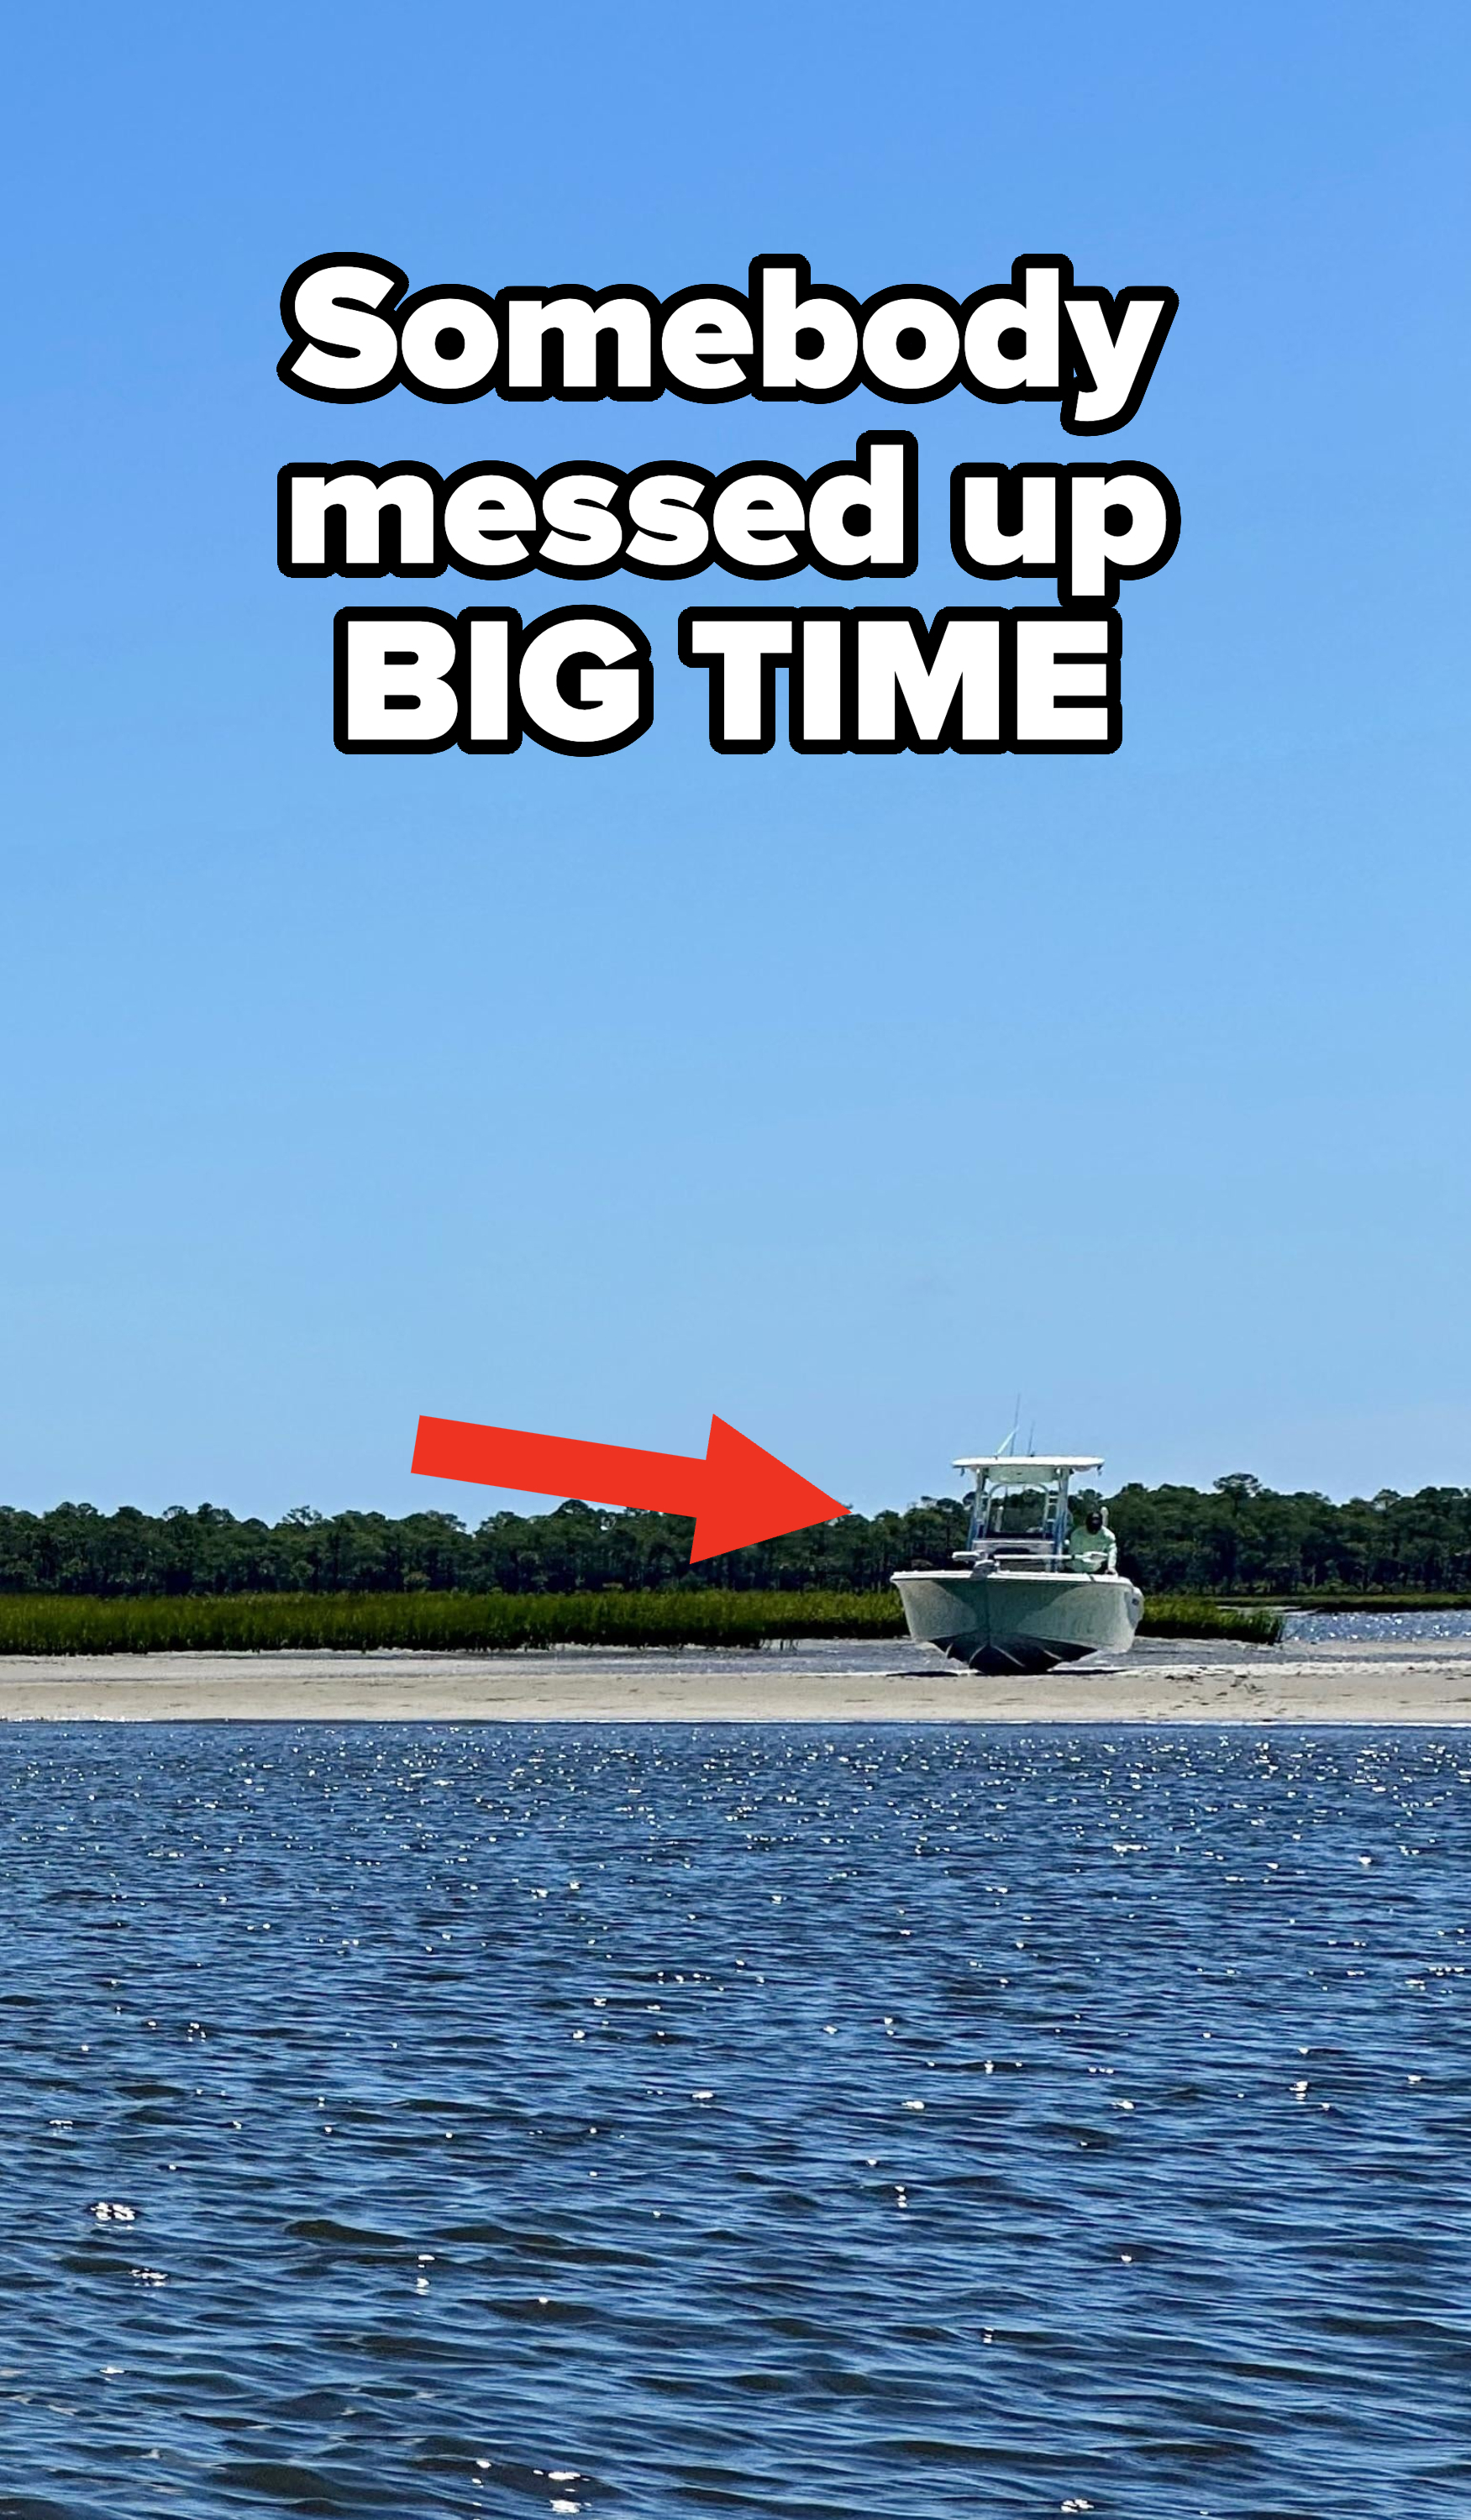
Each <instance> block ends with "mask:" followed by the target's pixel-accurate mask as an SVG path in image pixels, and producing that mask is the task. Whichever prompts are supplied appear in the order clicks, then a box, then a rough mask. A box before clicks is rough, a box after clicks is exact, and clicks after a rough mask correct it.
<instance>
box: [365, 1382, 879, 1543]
mask: <svg viewBox="0 0 1471 2520" xmlns="http://www.w3.org/2000/svg"><path fill="white" fill-rule="evenodd" d="M413 1466H414V1468H415V1469H416V1470H420V1471H422V1472H423V1474H424V1476H425V1477H426V1478H431V1479H473V1480H475V1481H476V1483H477V1484H478V1485H479V1486H481V1487H487V1488H530V1489H531V1490H532V1491H533V1492H534V1494H536V1495H537V1496H557V1497H574V1496H575V1497H590V1498H595V1499H596V1500H597V1502H598V1504H600V1505H638V1506H646V1507H651V1508H652V1509H653V1510H654V1512H655V1513H692V1514H693V1516H694V1545H693V1547H692V1548H691V1552H690V1563H691V1566H693V1565H695V1564H696V1563H697V1561H698V1560H699V1559H700V1558H701V1557H723V1556H724V1555H725V1553H726V1551H727V1550H728V1549H749V1548H751V1547H752V1546H753V1544H754V1543H755V1542H756V1541H758V1540H777V1539H780V1535H781V1533H782V1532H783V1531H805V1530H806V1529H807V1527H808V1525H809V1523H814V1522H830V1521H831V1520H832V1519H833V1517H834V1515H836V1514H840V1513H847V1512H848V1510H849V1508H848V1507H847V1506H845V1505H839V1504H838V1501H837V1499H836V1497H830V1496H825V1495H824V1494H823V1491H822V1489H821V1488H815V1487H813V1486H812V1484H811V1483H810V1481H809V1480H807V1479H800V1478H798V1476H797V1473H796V1471H795V1470H789V1469H788V1468H787V1466H786V1463H784V1462H779V1461H778V1460H777V1458H776V1455H775V1454H774V1453H763V1451H762V1449H761V1447H760V1445H759V1444H753V1443H752V1442H751V1441H750V1439H749V1437H748V1436H745V1435H741V1434H737V1432H736V1428H735V1427H734V1426H728V1425H727V1424H726V1421H725V1419H724V1418H711V1420H710V1441H709V1444H708V1445H707V1447H706V1449H705V1458H704V1460H703V1461H700V1460H699V1458H698V1457H697V1456H691V1454H688V1453H635V1452H630V1451H629V1450H628V1449H627V1447H626V1446H624V1445H622V1444H577V1443H573V1442H571V1441H569V1440H568V1439H567V1438H566V1437H564V1436H560V1435H523V1434H521V1433H520V1432H519V1431H518V1430H517V1428H515V1427H514V1426H476V1425H472V1424H470V1423H468V1421H467V1420H466V1419H464V1418H421V1419H420V1421H419V1438H418V1441H417V1442H416V1444H415V1446H414V1463H413Z"/></svg>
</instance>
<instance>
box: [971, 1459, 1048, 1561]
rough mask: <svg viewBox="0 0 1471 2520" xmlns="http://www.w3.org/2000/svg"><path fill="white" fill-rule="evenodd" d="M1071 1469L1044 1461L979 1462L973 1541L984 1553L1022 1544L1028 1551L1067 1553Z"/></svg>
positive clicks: (1023, 1550)
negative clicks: (1021, 1462)
mask: <svg viewBox="0 0 1471 2520" xmlns="http://www.w3.org/2000/svg"><path fill="white" fill-rule="evenodd" d="M1069 1476H1070V1470H1069V1469H1068V1468H1065V1467H1064V1466H1063V1465H1062V1464H1061V1463H1054V1462H1039V1463H1037V1465H1036V1467H1035V1469H1033V1468H1032V1467H1031V1465H1030V1464H1019V1465H1018V1466H1017V1467H1016V1468H1013V1467H1012V1465H1011V1463H1009V1462H1006V1463H1001V1462H997V1463H986V1464H984V1465H982V1464H979V1463H978V1464H977V1467H976V1485H975V1496H974V1499H973V1501H972V1504H971V1509H970V1538H969V1542H968V1547H969V1548H970V1550H972V1551H978V1552H980V1553H984V1554H987V1555H990V1554H993V1553H995V1552H996V1551H998V1550H1001V1551H1003V1552H1005V1551H1011V1550H1016V1551H1019V1552H1021V1553H1023V1554H1025V1555H1027V1556H1031V1555H1034V1554H1037V1553H1057V1554H1059V1555H1060V1554H1061V1553H1062V1551H1063V1549H1064V1547H1065V1545H1066V1541H1067V1533H1068V1520H1069V1516H1068V1503H1067V1492H1068V1480H1069Z"/></svg>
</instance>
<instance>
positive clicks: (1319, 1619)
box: [1282, 1610, 1471, 1645]
mask: <svg viewBox="0 0 1471 2520" xmlns="http://www.w3.org/2000/svg"><path fill="white" fill-rule="evenodd" d="M1460 1637H1464V1638H1466V1639H1467V1641H1468V1642H1471V1610H1289V1611H1288V1613H1287V1616H1286V1618H1285V1619H1284V1620H1283V1622H1282V1640H1283V1643H1285V1644H1289V1645H1295V1644H1296V1645H1304V1644H1314V1645H1330V1644H1385V1645H1395V1644H1415V1643H1423V1642H1425V1641H1426V1640H1428V1639H1437V1640H1439V1639H1443V1638H1449V1639H1451V1640H1455V1639H1457V1638H1460Z"/></svg>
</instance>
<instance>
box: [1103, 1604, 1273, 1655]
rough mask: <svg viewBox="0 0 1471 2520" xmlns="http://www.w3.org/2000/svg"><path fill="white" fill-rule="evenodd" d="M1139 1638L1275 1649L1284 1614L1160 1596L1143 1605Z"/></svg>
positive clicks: (1234, 1605)
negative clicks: (1226, 1642) (1200, 1639)
mask: <svg viewBox="0 0 1471 2520" xmlns="http://www.w3.org/2000/svg"><path fill="white" fill-rule="evenodd" d="M1139 1635H1140V1636H1141V1637H1221V1638H1223V1639H1228V1640H1229V1641H1230V1642H1231V1643H1234V1644H1247V1645H1274V1644H1277V1643H1280V1641H1281V1635H1282V1613H1281V1611H1280V1610H1256V1609H1242V1608H1241V1607H1239V1606H1238V1605H1237V1604H1236V1603H1235V1602H1231V1601H1209V1600H1201V1599H1198V1598H1192V1597H1191V1596H1190V1595H1188V1594H1184V1593H1160V1594H1157V1595H1156V1596H1155V1598H1153V1599H1152V1600H1148V1599H1146V1601H1145V1603H1144V1615H1143V1617H1142V1618H1141V1619H1140V1621H1139Z"/></svg>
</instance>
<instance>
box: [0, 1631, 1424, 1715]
mask: <svg viewBox="0 0 1471 2520" xmlns="http://www.w3.org/2000/svg"><path fill="white" fill-rule="evenodd" d="M0 1721H4V1722H8V1723H17V1722H37V1721H40V1722H66V1723H97V1722H105V1723H138V1722H143V1723H173V1724H179V1723H186V1724H190V1723H213V1722H218V1721H236V1722H247V1723H271V1722H282V1723H301V1722H308V1721H311V1722H322V1723H333V1724H352V1723H363V1722H383V1723H435V1724H470V1723H508V1724H509V1723H514V1724H670V1723H692V1724H853V1723H858V1724H1250V1725H1272V1724H1323V1725H1332V1724H1431V1725H1441V1726H1445V1725H1454V1724H1471V1643H1467V1641H1466V1640H1464V1639H1459V1640H1451V1641H1442V1640H1429V1641H1420V1640H1417V1641H1415V1642H1414V1643H1407V1642H1395V1643H1380V1642H1375V1643H1352V1644H1351V1643H1333V1644H1302V1645H1296V1646H1289V1647H1280V1646H1278V1647H1262V1646H1257V1647H1253V1646H1241V1645H1219V1644H1180V1643H1141V1644H1139V1645H1137V1646H1136V1648H1135V1650H1134V1652H1133V1653H1132V1654H1130V1655H1129V1656H1128V1658H1127V1659H1120V1660H1119V1661H1117V1662H1112V1663H1108V1664H1095V1665H1093V1666H1092V1667H1091V1668H1087V1669H1075V1670H1071V1671H1056V1672H1053V1673H1050V1674H1049V1675H1048V1676H1047V1677H1046V1678H1041V1679H1038V1678H1033V1679H1022V1678H1017V1679H1014V1680H1010V1679H1006V1680H997V1679H982V1678H979V1677H978V1676H977V1675H975V1674H974V1673H971V1672H967V1671H962V1670H960V1669H959V1668H958V1666H956V1665H954V1664H947V1663H943V1662H941V1661H939V1660H938V1659H936V1658H932V1657H931V1656H930V1655H929V1654H927V1653H926V1652H925V1651H924V1650H923V1649H922V1648H916V1647H914V1646H911V1645H907V1644H893V1645H890V1644H878V1645H874V1644H853V1645H843V1644H821V1645H819V1644H814V1645H797V1646H794V1647H789V1648H787V1649H785V1650H782V1651H773V1650H768V1651H764V1652H760V1653H737V1652H729V1653H723V1652H718V1651H717V1652H669V1653H644V1652H621V1653H620V1652H612V1651H607V1650H600V1649H597V1648H592V1647H586V1648H576V1647H574V1648H563V1649H561V1650H558V1651H557V1652H555V1653H515V1654H488V1655H472V1654H462V1655H455V1654H430V1653H375V1654H352V1653H325V1652H324V1653H242V1654H215V1653H201V1654H187V1653H180V1654H147V1655H144V1654H117V1655H109V1656H107V1657H106V1658H101V1657H89V1656H81V1655H58V1656H56V1657H52V1658H47V1657H40V1656H36V1657H22V1656H7V1657H0Z"/></svg>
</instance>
